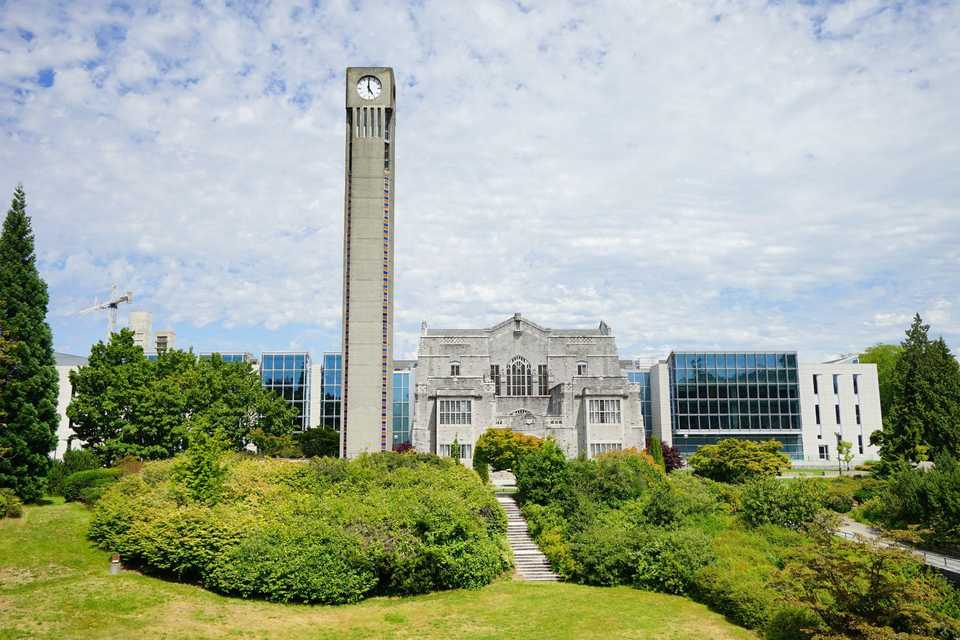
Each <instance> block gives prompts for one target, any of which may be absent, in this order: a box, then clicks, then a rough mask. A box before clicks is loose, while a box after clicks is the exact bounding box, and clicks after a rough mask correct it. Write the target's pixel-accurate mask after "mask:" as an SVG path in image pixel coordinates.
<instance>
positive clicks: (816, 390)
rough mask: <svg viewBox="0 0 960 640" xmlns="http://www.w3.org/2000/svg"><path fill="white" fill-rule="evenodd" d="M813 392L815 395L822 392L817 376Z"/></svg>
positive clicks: (814, 379) (814, 377)
mask: <svg viewBox="0 0 960 640" xmlns="http://www.w3.org/2000/svg"><path fill="white" fill-rule="evenodd" d="M813 393H814V395H816V394H818V393H820V388H819V385H818V384H817V376H813Z"/></svg>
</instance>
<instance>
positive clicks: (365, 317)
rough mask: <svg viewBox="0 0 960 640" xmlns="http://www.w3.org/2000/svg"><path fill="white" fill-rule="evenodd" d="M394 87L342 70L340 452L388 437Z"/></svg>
mask: <svg viewBox="0 0 960 640" xmlns="http://www.w3.org/2000/svg"><path fill="white" fill-rule="evenodd" d="M395 109H396V85H395V83H394V77H393V69H391V68H389V67H348V68H347V95H346V167H345V170H346V180H345V193H344V216H343V334H342V335H343V345H342V353H343V374H342V375H343V381H342V383H343V387H342V397H341V405H340V406H341V411H342V416H341V421H340V454H341V456H343V457H345V458H352V457H355V456H357V455H359V454H360V453H363V452H376V451H389V450H390V449H391V448H392V444H393V436H392V427H393V398H392V388H391V387H392V380H393V281H394V273H393V237H394V227H393V207H394V193H395V186H394V176H395V175H396V167H395V165H394V148H395V137H396V136H395V123H396V115H395V114H396V110H395Z"/></svg>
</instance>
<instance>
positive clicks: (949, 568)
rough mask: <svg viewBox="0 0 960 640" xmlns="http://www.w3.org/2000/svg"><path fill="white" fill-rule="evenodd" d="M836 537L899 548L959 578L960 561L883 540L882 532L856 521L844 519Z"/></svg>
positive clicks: (886, 539)
mask: <svg viewBox="0 0 960 640" xmlns="http://www.w3.org/2000/svg"><path fill="white" fill-rule="evenodd" d="M837 535H840V536H843V537H844V538H850V539H854V540H855V539H856V538H858V537H859V538H863V539H865V540H872V541H874V542H876V543H878V544H880V545H882V546H885V547H899V548H900V549H904V550H906V551H909V552H910V553H912V554H913V555H915V556H917V557H918V558H921V559H922V560H923V561H924V563H926V564H928V565H930V566H931V567H934V568H935V569H939V570H941V571H946V572H949V573H952V574H954V575H957V576H960V559H957V558H952V557H950V556H945V555H941V554H939V553H933V552H931V551H924V550H923V549H917V548H916V547H912V546H910V545H906V544H902V543H900V542H896V541H894V540H890V539H889V538H885V537H884V536H883V532H881V531H880V530H879V529H874V528H873V527H871V526H868V525H865V524H863V523H860V522H857V521H856V520H852V519H850V518H847V517H844V519H843V524H841V525H840V528H839V529H838V530H837Z"/></svg>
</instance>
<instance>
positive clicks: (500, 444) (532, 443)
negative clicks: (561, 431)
mask: <svg viewBox="0 0 960 640" xmlns="http://www.w3.org/2000/svg"><path fill="white" fill-rule="evenodd" d="M542 442H543V440H541V439H540V438H538V437H536V436H530V435H526V434H523V433H519V432H517V431H514V430H513V429H487V430H486V431H484V432H483V434H481V436H480V437H479V438H478V439H477V444H476V447H475V448H474V451H473V462H474V466H476V465H478V464H486V465H489V466H490V469H492V470H493V471H502V470H505V469H513V470H514V471H516V469H517V464H518V463H519V462H520V458H522V457H523V456H524V455H526V454H527V453H528V452H530V451H532V450H534V449H536V448H537V447H539V446H540V444H541V443H542Z"/></svg>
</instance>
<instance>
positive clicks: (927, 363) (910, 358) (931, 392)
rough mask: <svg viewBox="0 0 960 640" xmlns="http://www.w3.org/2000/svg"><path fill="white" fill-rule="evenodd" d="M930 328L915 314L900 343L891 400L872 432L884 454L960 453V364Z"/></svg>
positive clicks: (886, 457) (932, 455)
mask: <svg viewBox="0 0 960 640" xmlns="http://www.w3.org/2000/svg"><path fill="white" fill-rule="evenodd" d="M929 331H930V325H926V324H923V320H922V319H921V318H920V314H917V315H916V316H915V317H914V319H913V324H912V325H911V326H910V329H908V330H907V337H906V339H905V340H904V341H903V343H902V345H901V346H902V348H903V350H902V352H901V354H900V358H899V359H898V360H897V365H896V368H895V370H894V384H893V399H892V401H891V406H890V408H889V411H888V412H887V416H886V420H884V425H883V431H882V432H880V433H878V434H874V438H873V441H874V442H877V443H879V445H880V455H881V457H882V458H883V459H884V460H888V461H892V460H897V459H903V460H909V461H912V462H917V461H920V460H932V459H934V458H935V457H937V456H938V455H940V454H942V453H948V454H950V455H953V456H957V455H958V454H960V364H958V363H957V360H956V358H954V357H953V355H952V354H951V353H950V349H949V348H948V347H947V344H946V343H945V342H944V341H943V338H939V339H937V340H934V341H931V340H930V338H929V335H928V332H929Z"/></svg>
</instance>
